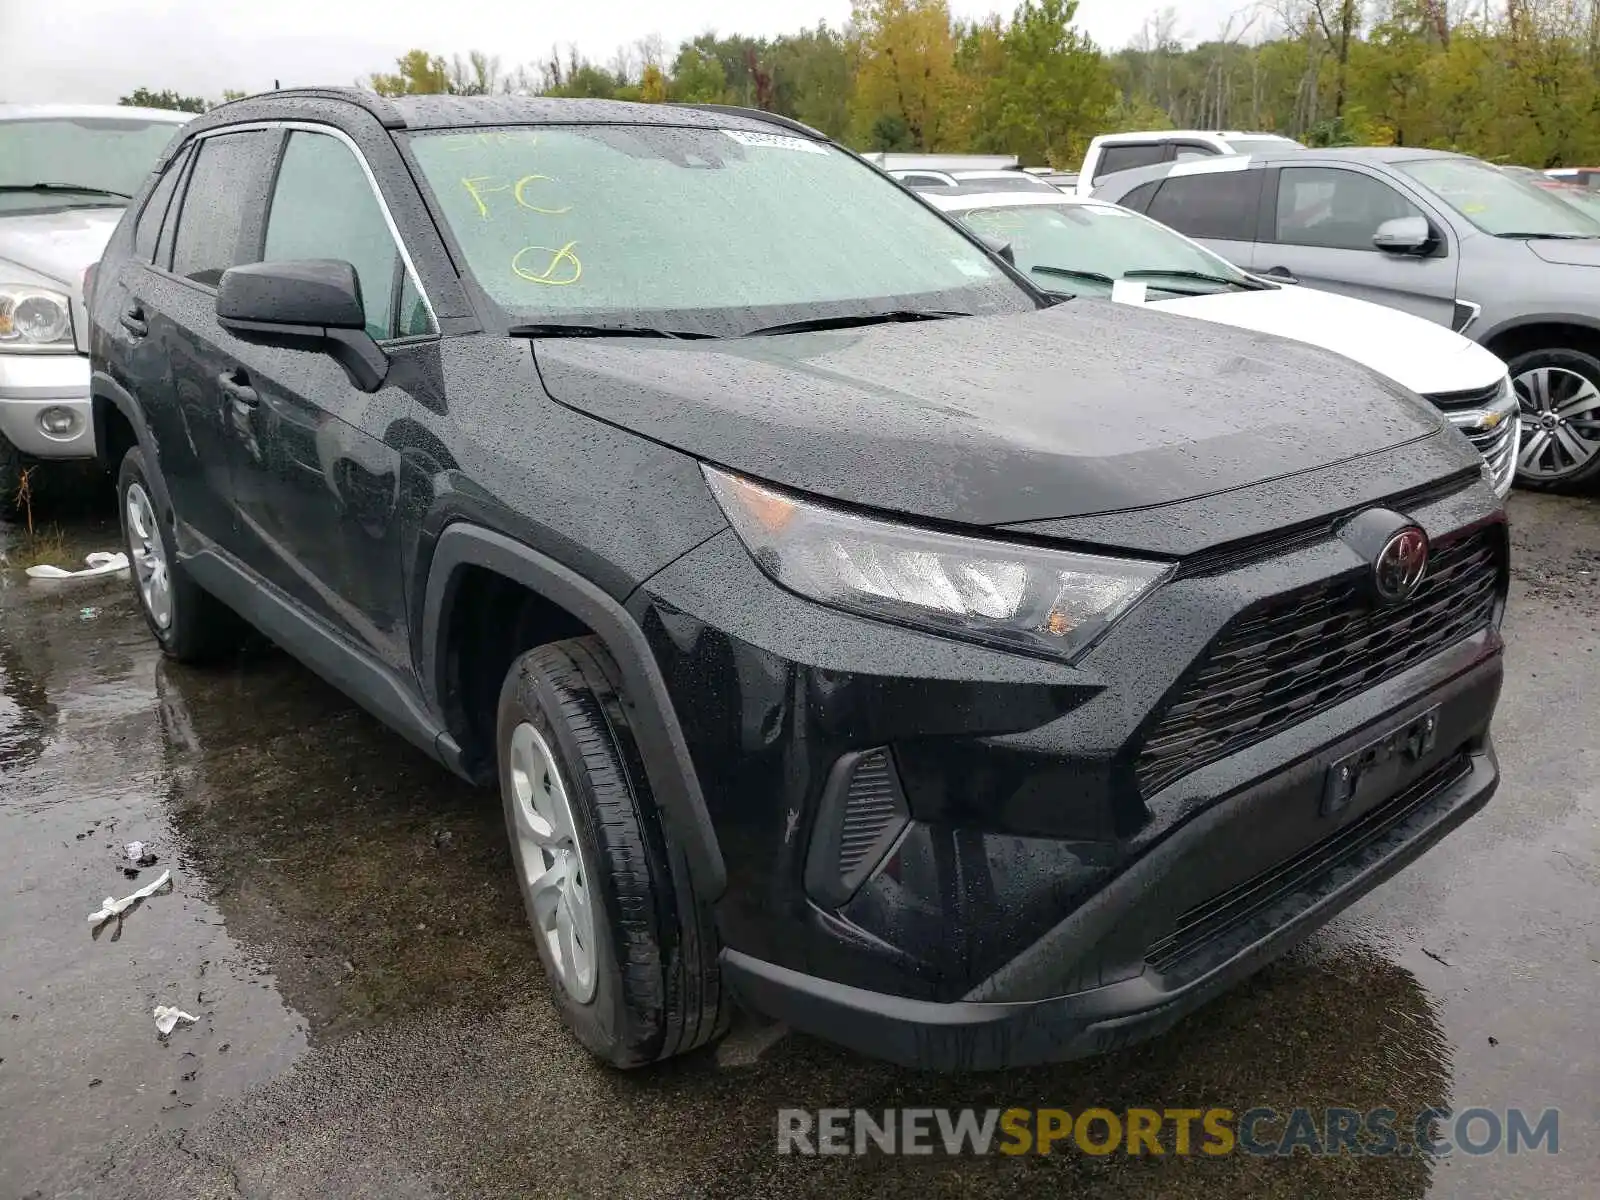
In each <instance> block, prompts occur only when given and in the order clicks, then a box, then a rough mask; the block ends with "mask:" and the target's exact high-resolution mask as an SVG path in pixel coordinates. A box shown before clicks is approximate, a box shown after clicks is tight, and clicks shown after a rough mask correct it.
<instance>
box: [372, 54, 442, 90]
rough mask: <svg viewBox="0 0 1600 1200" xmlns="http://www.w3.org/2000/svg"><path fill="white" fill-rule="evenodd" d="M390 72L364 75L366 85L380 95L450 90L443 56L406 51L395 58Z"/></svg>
mask: <svg viewBox="0 0 1600 1200" xmlns="http://www.w3.org/2000/svg"><path fill="white" fill-rule="evenodd" d="M394 65H395V70H394V73H393V74H392V75H385V74H381V73H379V74H373V75H369V76H367V79H366V86H367V87H369V88H371V89H372V90H373V91H375V92H377V93H378V95H380V96H429V95H439V94H442V93H446V92H449V91H450V73H449V69H448V67H447V66H446V65H445V61H444V55H442V54H429V53H428V52H427V51H426V50H408V51H406V52H405V53H404V54H402V55H401V56H400V57H399V58H397V59H395V64H394Z"/></svg>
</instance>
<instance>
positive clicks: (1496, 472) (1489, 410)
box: [1426, 380, 1522, 497]
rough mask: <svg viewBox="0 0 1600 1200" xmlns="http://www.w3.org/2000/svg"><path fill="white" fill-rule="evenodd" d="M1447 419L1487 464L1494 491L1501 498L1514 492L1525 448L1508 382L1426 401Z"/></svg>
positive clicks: (1434, 397) (1441, 395) (1430, 397)
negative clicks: (1512, 486)
mask: <svg viewBox="0 0 1600 1200" xmlns="http://www.w3.org/2000/svg"><path fill="white" fill-rule="evenodd" d="M1426 398H1427V399H1428V400H1429V401H1430V402H1431V403H1433V404H1434V405H1436V406H1438V408H1440V409H1441V410H1442V411H1443V412H1444V415H1445V419H1446V420H1448V421H1449V422H1450V424H1452V425H1454V426H1455V427H1456V428H1457V429H1459V430H1460V431H1461V432H1462V433H1464V434H1465V435H1466V437H1467V440H1468V441H1469V442H1471V443H1472V445H1473V447H1474V449H1476V450H1477V451H1478V453H1479V454H1481V455H1483V461H1484V462H1485V463H1487V464H1488V467H1489V474H1490V477H1491V478H1492V480H1493V482H1494V490H1495V492H1496V493H1497V494H1499V495H1500V496H1501V497H1504V496H1506V495H1507V494H1508V493H1509V492H1510V491H1511V483H1512V480H1513V479H1514V478H1515V477H1516V474H1517V451H1518V450H1519V449H1520V448H1521V445H1522V430H1521V424H1520V421H1519V418H1518V408H1517V397H1516V393H1515V392H1513V391H1512V390H1511V388H1510V387H1509V385H1508V383H1507V381H1506V380H1501V381H1500V382H1499V383H1497V384H1495V385H1494V386H1493V387H1487V388H1476V389H1474V390H1472V391H1469V392H1442V393H1439V394H1437V395H1431V396H1428V397H1426Z"/></svg>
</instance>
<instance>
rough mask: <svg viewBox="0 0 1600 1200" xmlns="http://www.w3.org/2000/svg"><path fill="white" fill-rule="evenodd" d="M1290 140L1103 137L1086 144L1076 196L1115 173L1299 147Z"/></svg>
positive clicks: (1188, 132)
mask: <svg viewBox="0 0 1600 1200" xmlns="http://www.w3.org/2000/svg"><path fill="white" fill-rule="evenodd" d="M1298 145H1300V143H1299V142H1297V141H1295V140H1294V139H1293V138H1286V137H1282V136H1281V135H1279V134H1276V133H1241V132H1239V131H1238V130H1222V131H1218V130H1199V129H1157V130H1149V131H1147V132H1143V133H1105V134H1101V135H1100V136H1099V137H1097V138H1095V139H1094V141H1092V142H1090V143H1089V152H1088V153H1087V154H1085V155H1084V156H1083V167H1082V169H1081V170H1080V171H1079V172H1078V183H1077V193H1078V195H1080V196H1088V195H1089V194H1090V193H1091V192H1092V191H1093V190H1094V187H1095V185H1096V184H1097V183H1099V182H1100V181H1101V180H1102V179H1104V178H1105V177H1106V176H1107V175H1115V174H1116V173H1117V172H1118V171H1131V170H1133V169H1134V168H1135V167H1152V166H1154V165H1155V164H1156V163H1160V162H1172V161H1174V160H1176V159H1180V158H1205V157H1207V156H1209V155H1213V154H1250V153H1253V152H1255V151H1258V150H1282V149H1283V148H1284V147H1285V146H1298Z"/></svg>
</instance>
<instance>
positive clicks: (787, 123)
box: [673, 104, 828, 142]
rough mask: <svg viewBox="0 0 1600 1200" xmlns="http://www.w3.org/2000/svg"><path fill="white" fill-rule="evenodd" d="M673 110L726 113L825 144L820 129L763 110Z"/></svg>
mask: <svg viewBox="0 0 1600 1200" xmlns="http://www.w3.org/2000/svg"><path fill="white" fill-rule="evenodd" d="M673 107H674V108H698V109H699V110H700V111H701V112H713V113H727V114H728V115H729V116H734V117H747V118H748V119H750V120H752V121H764V122H766V123H767V124H768V125H777V126H780V127H782V128H784V129H788V130H792V131H793V132H795V133H798V134H800V135H801V136H803V137H808V138H810V139H812V140H813V141H817V142H826V141H827V140H828V135H827V134H825V133H823V132H822V131H821V130H820V129H813V128H811V126H809V125H807V124H805V123H804V122H801V121H796V120H795V119H794V118H793V117H786V116H784V115H783V114H782V113H775V112H768V111H767V110H766V109H764V108H744V107H742V106H740V105H737V104H675V105H673Z"/></svg>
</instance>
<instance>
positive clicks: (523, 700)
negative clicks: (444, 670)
mask: <svg viewBox="0 0 1600 1200" xmlns="http://www.w3.org/2000/svg"><path fill="white" fill-rule="evenodd" d="M621 692H622V689H621V684H620V676H619V673H618V671H617V667H616V664H615V663H614V662H613V661H612V659H611V656H610V655H609V654H608V653H607V651H606V649H605V647H604V646H603V645H602V644H601V643H600V641H599V640H598V639H597V638H593V637H582V638H572V639H569V640H567V641H562V642H556V643H553V644H551V645H548V646H541V647H539V648H538V649H535V650H531V651H529V652H528V653H526V654H524V655H523V656H522V657H521V658H519V659H517V661H516V662H515V663H513V664H512V667H511V670H510V672H509V673H508V674H507V677H506V681H505V685H504V687H503V688H502V689H501V693H500V705H499V711H498V719H497V722H496V726H497V730H496V745H497V750H498V757H499V764H500V791H501V796H502V799H503V802H504V805H505V816H506V829H507V831H508V833H509V834H510V839H511V853H512V859H513V861H514V863H515V865H516V869H517V878H518V882H519V883H520V885H521V888H522V898H523V903H524V906H525V908H526V909H527V914H528V919H529V921H530V922H531V923H532V925H533V932H534V940H535V943H536V945H537V947H538V951H539V958H540V961H541V962H542V963H543V964H544V969H545V976H546V978H547V979H548V981H549V984H550V990H551V996H552V999H553V1000H554V1002H555V1006H556V1009H557V1011H558V1012H560V1014H561V1019H562V1020H563V1021H564V1022H565V1023H566V1025H567V1027H568V1028H569V1029H571V1030H572V1032H573V1033H574V1034H575V1035H576V1036H577V1038H578V1040H579V1041H581V1042H582V1043H583V1044H584V1046H586V1047H587V1048H588V1049H589V1051H590V1052H591V1053H592V1054H594V1055H595V1056H596V1057H597V1058H600V1059H602V1060H603V1061H605V1062H608V1063H610V1064H612V1065H613V1066H618V1067H638V1066H643V1065H645V1064H647V1063H651V1062H655V1061H658V1060H660V1059H663V1058H670V1057H672V1056H673V1055H677V1054H682V1053H684V1052H686V1051H688V1050H692V1049H694V1048H696V1047H698V1046H703V1045H705V1044H707V1043H709V1042H711V1041H713V1040H715V1039H716V1038H717V1037H720V1036H721V1035H722V1034H723V1033H724V1032H726V1030H727V1026H728V1019H729V1016H730V1008H729V1004H728V1001H727V998H726V996H725V995H724V994H723V991H722V988H721V979H720V975H719V971H718V963H717V942H716V933H715V928H714V926H713V924H712V919H711V914H710V912H709V909H708V908H707V906H706V905H705V904H703V903H702V902H701V901H700V900H699V899H698V898H697V897H696V896H695V895H694V891H693V888H692V886H691V884H690V880H689V874H688V864H687V863H686V862H685V861H684V859H683V856H682V854H681V853H680V852H679V851H678V850H677V849H676V847H674V846H673V845H672V844H671V841H670V839H669V838H668V836H667V830H666V829H665V827H664V826H663V823H662V821H661V817H660V813H659V812H658V810H657V809H656V806H655V802H654V800H653V798H652V797H651V794H650V788H649V783H648V781H647V779H646V777H645V773H644V769H643V764H642V762H641V760H640V758H639V751H638V747H637V746H636V745H635V743H634V738H633V731H632V729H631V727H630V725H629V722H628V717H627V713H626V711H625V709H624V707H623V704H622V699H621Z"/></svg>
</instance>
